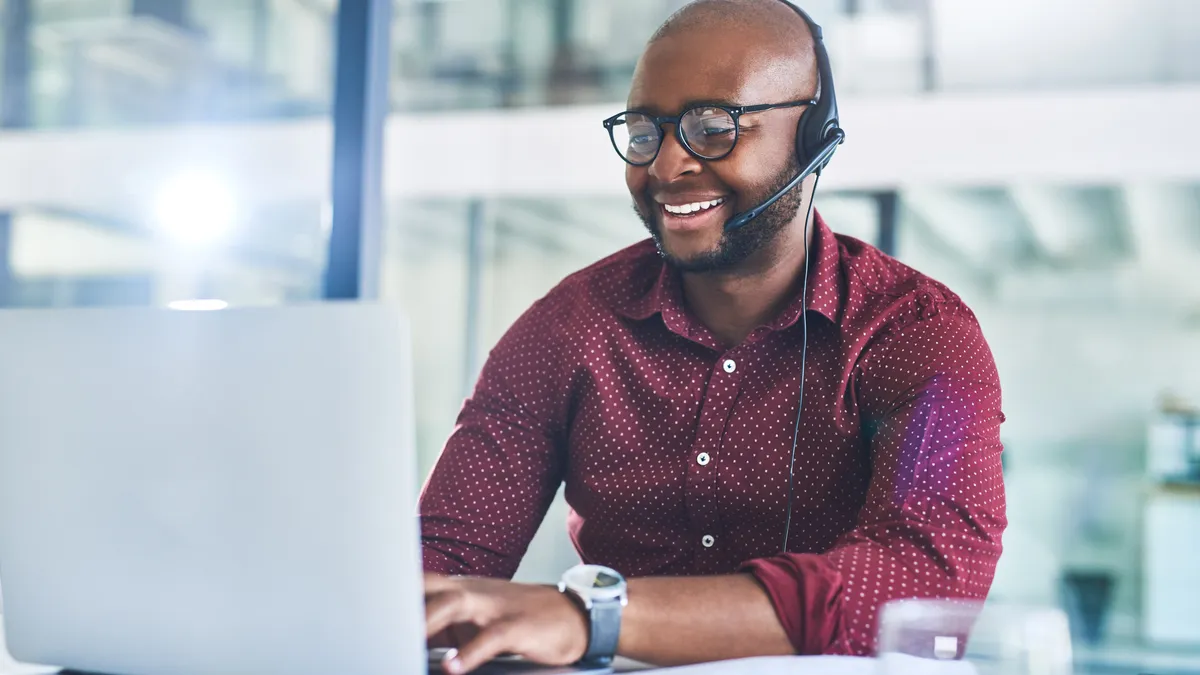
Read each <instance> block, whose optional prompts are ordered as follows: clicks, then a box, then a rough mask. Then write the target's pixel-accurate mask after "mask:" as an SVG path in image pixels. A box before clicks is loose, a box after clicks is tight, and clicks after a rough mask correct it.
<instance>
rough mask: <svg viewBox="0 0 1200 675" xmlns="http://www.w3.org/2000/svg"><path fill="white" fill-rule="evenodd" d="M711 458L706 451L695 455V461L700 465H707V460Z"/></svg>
mask: <svg viewBox="0 0 1200 675" xmlns="http://www.w3.org/2000/svg"><path fill="white" fill-rule="evenodd" d="M709 459H711V458H710V457H709V456H708V453H707V452H702V453H700V454H699V455H698V456H697V457H696V463H697V464H699V465H700V466H708V460H709Z"/></svg>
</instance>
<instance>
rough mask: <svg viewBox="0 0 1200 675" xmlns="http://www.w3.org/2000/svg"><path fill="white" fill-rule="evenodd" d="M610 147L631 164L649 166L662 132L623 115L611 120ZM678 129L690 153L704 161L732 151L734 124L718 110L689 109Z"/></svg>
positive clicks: (643, 119) (649, 121)
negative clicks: (614, 148) (611, 139)
mask: <svg viewBox="0 0 1200 675" xmlns="http://www.w3.org/2000/svg"><path fill="white" fill-rule="evenodd" d="M613 122H614V124H613V125H612V135H613V145H614V146H616V148H617V152H619V153H621V156H622V157H624V158H625V160H626V161H627V162H630V163H631V164H649V163H650V162H652V161H654V157H655V155H657V154H658V148H659V146H660V145H661V144H662V129H660V128H659V126H658V125H657V124H655V123H654V119H653V118H651V117H649V116H647V115H643V114H642V113H636V112H627V113H624V114H622V115H621V116H619V117H617V118H616V119H615V120H613ZM679 128H680V131H681V133H682V134H683V139H684V142H685V143H686V144H687V146H688V147H689V148H690V149H691V151H692V152H693V153H695V154H697V155H699V156H700V157H702V158H704V159H720V158H722V157H724V156H725V155H728V154H729V153H730V152H731V151H732V150H733V145H734V143H735V142H736V141H737V122H735V121H734V119H733V116H732V115H730V114H729V112H728V111H727V110H724V109H721V108H705V107H700V108H692V109H690V110H688V111H687V112H686V113H684V114H683V117H682V118H681V119H680V121H679Z"/></svg>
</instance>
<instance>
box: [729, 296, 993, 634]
mask: <svg viewBox="0 0 1200 675" xmlns="http://www.w3.org/2000/svg"><path fill="white" fill-rule="evenodd" d="M932 314H933V316H929V317H928V318H922V319H920V320H917V321H915V322H913V323H911V324H909V325H908V326H907V327H905V328H903V329H901V330H899V331H898V332H895V333H893V334H892V335H891V336H889V337H885V338H883V339H882V340H881V342H880V343H879V344H878V345H877V346H875V347H871V348H868V351H867V353H866V354H865V356H864V357H863V359H862V360H861V361H860V375H859V380H858V387H859V391H858V397H857V399H858V403H859V405H860V407H861V411H862V419H863V420H864V424H865V425H867V429H866V432H867V434H868V437H869V438H870V452H871V463H872V466H871V476H872V477H871V482H870V485H869V488H868V492H867V497H866V503H865V505H864V506H863V508H862V510H861V511H860V513H859V517H858V521H857V524H856V526H855V527H854V529H852V530H850V531H849V532H847V533H846V534H844V535H843V536H842V537H840V538H839V539H838V541H837V542H836V544H835V545H834V546H833V548H831V549H830V550H829V551H827V552H825V553H823V554H783V555H779V556H776V557H772V558H766V559H759V560H752V561H750V562H748V563H746V564H745V565H744V566H743V571H748V572H750V573H752V574H753V575H754V576H755V577H756V578H757V579H758V580H759V582H760V583H761V584H762V585H763V587H764V588H765V589H766V591H767V594H768V595H769V596H770V598H771V601H772V602H773V603H774V605H775V609H776V613H777V614H778V616H779V619H780V622H781V623H782V624H783V626H784V628H785V630H786V631H787V633H788V636H789V637H790V639H791V641H792V644H793V646H794V647H795V649H796V651H797V652H798V653H801V654H821V653H825V654H855V655H870V654H872V653H874V649H875V640H876V630H877V628H876V617H877V614H878V611H879V608H880V607H881V606H882V605H883V604H884V603H886V602H887V601H889V600H893V599H898V598H913V597H940V598H974V599H983V598H985V597H986V596H987V592H988V589H989V588H990V587H991V583H992V577H993V575H994V573H995V569H996V562H997V561H998V560H999V557H1000V551H1001V543H1000V538H1001V534H1002V533H1003V531H1004V528H1005V526H1006V524H1007V521H1006V517H1005V503H1004V481H1003V475H1002V472H1001V464H1000V453H1001V449H1002V447H1001V443H1000V424H1001V422H1003V421H1004V415H1003V413H1002V412H1001V408H1000V405H1001V403H1000V381H999V376H998V374H997V372H996V367H995V361H994V359H993V358H992V354H991V351H990V349H989V348H988V346H987V343H986V341H985V340H984V338H983V334H982V332H981V331H980V329H979V325H978V323H977V322H976V320H975V317H974V315H973V314H972V313H971V312H970V310H968V309H966V308H965V307H963V306H962V305H961V304H958V303H954V304H950V305H948V306H943V307H941V308H940V310H939V311H935V312H932Z"/></svg>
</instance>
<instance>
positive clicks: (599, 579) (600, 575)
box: [592, 570, 623, 588]
mask: <svg viewBox="0 0 1200 675" xmlns="http://www.w3.org/2000/svg"><path fill="white" fill-rule="evenodd" d="M620 583H623V580H622V579H621V577H619V576H617V575H615V574H612V573H610V572H609V571H608V570H602V571H600V572H597V573H596V579H595V580H594V581H592V586H593V587H594V588H609V587H612V586H616V585H617V584H620Z"/></svg>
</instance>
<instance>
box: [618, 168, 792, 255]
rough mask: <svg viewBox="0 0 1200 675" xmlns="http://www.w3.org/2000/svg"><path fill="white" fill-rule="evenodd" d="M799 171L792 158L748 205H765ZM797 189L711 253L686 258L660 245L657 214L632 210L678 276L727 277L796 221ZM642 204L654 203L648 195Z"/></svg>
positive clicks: (728, 234)
mask: <svg viewBox="0 0 1200 675" xmlns="http://www.w3.org/2000/svg"><path fill="white" fill-rule="evenodd" d="M799 171H800V165H799V163H798V162H797V161H796V160H795V158H793V159H792V161H791V162H789V163H788V166H787V167H785V168H784V169H783V171H780V172H779V174H777V175H776V176H775V178H774V179H773V180H772V181H771V184H770V186H769V187H767V188H764V189H763V190H762V191H761V193H760V194H756V195H754V199H753V200H751V203H752V204H759V203H762V202H764V201H766V200H767V199H768V198H769V197H770V196H771V195H773V194H775V193H776V192H777V191H779V190H781V189H783V187H784V186H786V185H787V184H788V183H790V182H791V181H792V179H793V178H795V177H796V174H797V173H799ZM799 188H800V186H799V185H798V186H796V187H795V188H792V189H791V190H790V191H788V193H787V194H785V195H783V196H782V197H780V198H779V199H778V200H777V201H776V202H775V203H774V204H771V205H770V206H768V207H767V208H766V210H764V211H763V212H762V213H760V214H759V215H758V217H757V218H754V219H753V220H751V221H750V222H748V223H746V224H745V225H743V226H741V227H739V228H737V229H736V230H732V231H725V232H723V233H722V234H721V240H720V241H718V242H717V246H716V248H714V249H713V250H711V251H705V252H704V253H699V254H696V255H693V256H690V257H688V258H680V257H677V256H674V255H672V254H671V253H670V252H669V251H668V250H667V247H666V246H665V245H664V243H663V236H662V224H661V223H660V222H659V218H658V212H657V210H655V212H654V213H645V212H643V210H642V207H641V206H640V205H639V204H638V203H637V202H636V201H635V202H634V205H633V210H634V211H636V212H637V214H638V217H639V218H641V219H642V224H643V225H645V226H646V229H647V230H648V231H649V232H650V236H651V237H653V238H654V244H655V245H656V246H657V247H658V254H659V255H660V256H662V257H663V259H664V260H666V261H667V264H668V265H671V266H672V267H674V268H675V269H677V270H679V271H680V272H689V273H693V274H716V273H728V272H732V271H735V270H737V269H738V268H739V267H740V266H741V265H742V263H744V262H746V261H747V260H748V259H750V257H751V256H753V255H755V254H757V253H759V252H761V251H763V250H765V249H767V248H768V247H769V246H770V245H771V244H772V243H773V242H774V241H775V240H776V239H778V238H779V234H780V233H781V232H783V230H784V229H786V228H787V226H788V224H790V223H791V222H792V221H794V220H795V219H796V214H798V213H799V212H800V207H801V205H802V202H803V193H804V191H803V190H801V189H799ZM644 200H645V201H644V202H643V203H646V204H654V203H655V202H654V200H653V199H652V198H651V197H650V194H649V193H648V192H647V194H646V195H644ZM751 208H752V207H751Z"/></svg>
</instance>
